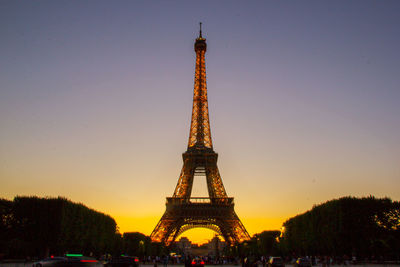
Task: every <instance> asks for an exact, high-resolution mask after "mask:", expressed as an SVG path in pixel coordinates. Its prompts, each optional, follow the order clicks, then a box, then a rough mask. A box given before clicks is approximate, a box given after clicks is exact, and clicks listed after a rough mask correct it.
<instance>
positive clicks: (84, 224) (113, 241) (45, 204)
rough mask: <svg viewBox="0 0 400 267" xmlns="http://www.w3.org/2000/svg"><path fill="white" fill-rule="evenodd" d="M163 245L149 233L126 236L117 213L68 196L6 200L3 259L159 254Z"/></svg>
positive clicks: (0, 206) (0, 225)
mask: <svg viewBox="0 0 400 267" xmlns="http://www.w3.org/2000/svg"><path fill="white" fill-rule="evenodd" d="M163 249H164V247H163V246H162V245H160V244H151V241H150V238H149V237H146V236H145V235H143V234H140V233H126V234H124V235H121V234H120V233H119V232H118V227H117V224H116V222H115V220H114V219H113V218H112V217H110V216H109V215H106V214H103V213H101V212H98V211H95V210H93V209H90V208H88V207H86V206H85V205H83V204H79V203H73V202H71V201H69V200H68V199H66V198H62V197H58V198H39V197H15V198H14V200H13V201H10V200H6V199H0V259H1V258H21V257H24V258H43V257H47V256H49V255H63V254H65V253H83V254H85V255H93V256H97V257H98V256H100V255H104V254H111V255H113V254H114V255H118V254H122V253H128V254H129V253H130V255H138V256H139V255H145V254H147V255H153V254H154V255H158V254H161V253H164V250H163Z"/></svg>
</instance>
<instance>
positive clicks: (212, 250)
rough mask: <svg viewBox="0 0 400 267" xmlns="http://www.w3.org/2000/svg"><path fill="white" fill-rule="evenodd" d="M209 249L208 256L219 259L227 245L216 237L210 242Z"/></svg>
mask: <svg viewBox="0 0 400 267" xmlns="http://www.w3.org/2000/svg"><path fill="white" fill-rule="evenodd" d="M207 247H208V255H209V256H212V257H215V258H219V257H220V256H221V253H222V251H223V250H224V249H225V247H226V243H225V242H224V241H221V240H220V239H219V237H218V236H214V238H213V239H211V241H210V242H208V244H207Z"/></svg>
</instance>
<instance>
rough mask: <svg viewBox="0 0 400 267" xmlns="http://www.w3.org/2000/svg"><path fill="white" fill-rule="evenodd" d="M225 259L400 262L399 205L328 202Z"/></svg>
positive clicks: (353, 200)
mask: <svg viewBox="0 0 400 267" xmlns="http://www.w3.org/2000/svg"><path fill="white" fill-rule="evenodd" d="M225 253H226V254H227V255H231V256H239V257H245V256H249V255H253V256H255V257H260V256H262V255H264V256H266V255H280V256H284V257H287V256H288V257H292V256H305V255H309V256H311V255H325V256H331V257H339V258H341V257H342V256H347V257H348V258H350V257H352V256H356V257H357V259H375V260H379V259H392V260H400V202H398V201H392V200H391V199H389V198H381V199H378V198H375V197H372V196H371V197H365V198H354V197H344V198H340V199H335V200H331V201H328V202H326V203H323V204H320V205H317V206H314V207H313V208H312V209H311V210H309V211H307V212H305V213H303V214H300V215H297V216H295V217H293V218H290V219H288V220H287V221H286V222H284V224H283V231H282V232H280V231H264V232H262V233H259V234H255V235H254V236H253V237H252V238H251V240H249V241H246V242H243V243H241V244H238V245H236V246H234V247H231V248H227V250H226V251H225Z"/></svg>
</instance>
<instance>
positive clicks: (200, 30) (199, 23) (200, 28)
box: [199, 22, 203, 38]
mask: <svg viewBox="0 0 400 267" xmlns="http://www.w3.org/2000/svg"><path fill="white" fill-rule="evenodd" d="M199 24H200V36H199V37H200V38H203V36H201V24H202V23H201V22H200V23H199Z"/></svg>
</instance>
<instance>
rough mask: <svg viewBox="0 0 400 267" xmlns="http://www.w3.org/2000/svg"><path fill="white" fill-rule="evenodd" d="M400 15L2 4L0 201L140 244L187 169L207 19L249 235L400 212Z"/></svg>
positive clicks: (211, 66)
mask: <svg viewBox="0 0 400 267" xmlns="http://www.w3.org/2000/svg"><path fill="white" fill-rule="evenodd" d="M399 14H400V2H399V1H201V2H194V1H4V0H3V1H1V2H0V36H1V39H0V40H1V42H0V62H1V64H0V127H1V128H0V184H1V186H0V188H1V189H0V197H4V198H8V199H12V198H13V197H14V196H15V195H40V196H58V195H62V196H65V197H67V198H69V199H71V200H73V201H77V202H83V203H85V204H87V205H88V206H90V207H93V208H95V209H98V210H101V211H103V212H106V213H109V214H110V215H112V216H113V217H115V218H116V219H117V223H118V224H119V225H120V227H121V230H122V231H135V230H140V231H142V232H144V233H145V234H150V232H151V230H152V229H153V227H154V226H155V224H156V222H157V220H158V219H159V218H160V217H161V215H162V213H163V212H164V209H165V206H164V201H165V197H166V196H171V195H172V193H173V190H174V188H175V185H176V182H177V180H178V176H179V173H180V169H181V167H182V159H181V153H182V152H184V151H185V150H186V146H187V141H188V140H187V139H188V135H189V126H190V116H191V105H192V93H193V76H194V63H195V62H194V61H195V53H194V51H193V43H194V39H195V38H196V37H197V35H198V22H199V21H202V22H203V34H204V36H205V37H206V38H207V43H208V50H207V54H206V65H207V79H208V80H207V81H208V94H209V109H210V121H211V133H212V138H213V143H214V149H215V151H216V152H218V153H219V162H218V164H219V165H218V166H219V168H220V172H221V175H222V179H223V182H224V185H225V188H226V190H227V193H228V194H229V195H230V196H233V197H235V199H236V211H237V213H238V215H239V217H241V219H242V220H243V222H244V223H245V225H246V226H247V228H248V230H249V232H250V233H251V234H254V233H256V232H258V231H260V230H262V229H269V228H279V226H280V224H281V223H282V221H283V220H284V219H286V218H289V217H291V216H293V215H296V214H297V213H300V212H303V211H306V210H308V209H310V208H311V207H312V205H313V204H317V203H321V202H324V201H327V200H330V199H332V198H337V197H341V196H346V195H354V196H366V195H370V194H372V195H375V196H377V197H383V196H388V197H391V198H392V199H394V200H399V199H400V189H399V188H400V87H399V85H400V53H399V47H400V16H399ZM193 190H194V194H197V195H199V196H203V195H204V194H205V192H206V187H205V181H195V188H194V189H193ZM144 203H145V204H144ZM137 222H140V223H137ZM144 225H145V226H144ZM146 227H147V228H146Z"/></svg>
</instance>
